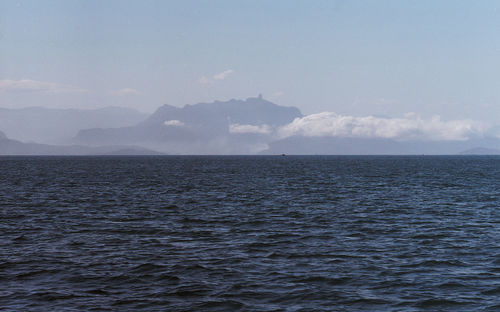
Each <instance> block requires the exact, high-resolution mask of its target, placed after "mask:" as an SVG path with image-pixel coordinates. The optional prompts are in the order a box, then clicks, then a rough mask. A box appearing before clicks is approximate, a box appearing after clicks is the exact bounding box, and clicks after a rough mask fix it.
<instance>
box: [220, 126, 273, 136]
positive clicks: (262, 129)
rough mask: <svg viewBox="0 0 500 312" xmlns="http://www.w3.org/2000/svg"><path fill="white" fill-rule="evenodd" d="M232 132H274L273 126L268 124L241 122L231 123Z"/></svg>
mask: <svg viewBox="0 0 500 312" xmlns="http://www.w3.org/2000/svg"><path fill="white" fill-rule="evenodd" d="M229 132H230V133H240V134H242V133H256V134H270V133H271V132H272V129H271V127H269V126H268V125H260V126H255V125H240V124H231V125H229Z"/></svg>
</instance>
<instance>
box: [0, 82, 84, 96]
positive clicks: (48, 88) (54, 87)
mask: <svg viewBox="0 0 500 312" xmlns="http://www.w3.org/2000/svg"><path fill="white" fill-rule="evenodd" d="M0 92H44V93H86V92H88V90H86V89H83V88H80V87H75V86H70V85H65V84H60V83H56V82H45V81H38V80H31V79H21V80H10V79H4V80H0Z"/></svg>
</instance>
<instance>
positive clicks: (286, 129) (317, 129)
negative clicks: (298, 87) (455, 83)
mask: <svg viewBox="0 0 500 312" xmlns="http://www.w3.org/2000/svg"><path fill="white" fill-rule="evenodd" d="M486 130H487V126H486V125H485V124H483V123H480V122H476V121H472V120H451V121H443V120H441V118H440V117H439V116H434V117H432V118H430V119H422V118H421V117H418V116H415V115H414V114H407V116H406V117H404V118H381V117H374V116H367V117H354V116H344V115H338V114H336V113H332V112H323V113H319V114H312V115H308V116H305V117H302V118H296V119H295V120H294V121H293V122H291V123H289V124H288V125H285V126H283V127H281V128H280V129H278V132H277V135H278V136H279V137H280V138H286V137H290V136H294V135H300V136H307V137H319V136H330V137H352V138H386V139H395V140H401V141H407V140H430V141H439V140H452V141H457V140H467V139H468V138H470V137H471V136H474V135H482V134H483V133H484V132H485V131H486Z"/></svg>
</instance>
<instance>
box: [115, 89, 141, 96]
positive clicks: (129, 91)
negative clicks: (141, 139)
mask: <svg viewBox="0 0 500 312" xmlns="http://www.w3.org/2000/svg"><path fill="white" fill-rule="evenodd" d="M111 94H113V95H118V96H126V95H140V94H141V92H139V91H137V90H136V89H132V88H123V89H119V90H113V91H111Z"/></svg>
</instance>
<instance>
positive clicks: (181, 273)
mask: <svg viewBox="0 0 500 312" xmlns="http://www.w3.org/2000/svg"><path fill="white" fill-rule="evenodd" d="M499 179H500V158H497V157H428V156H425V157H320V156H316V157H291V156H287V157H170V156H168V157H60V158H58V157H11V158H9V157H4V158H0V218H1V223H0V234H1V236H0V309H2V308H3V309H4V310H13V311H30V310H31V311H47V310H58V311H66V310H67V311H82V310H85V311H86V310H98V311H106V310H114V311H140V310H143V311H186V310H188V311H234V310H241V311H322V310H323V311H422V310H428V311H478V310H479V311H481V310H485V311H498V310H500V240H499V238H500V236H499V234H500V233H499V229H500V225H499V221H500V212H499V211H500V210H499V206H500V187H499V186H500V183H499Z"/></svg>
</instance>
